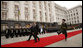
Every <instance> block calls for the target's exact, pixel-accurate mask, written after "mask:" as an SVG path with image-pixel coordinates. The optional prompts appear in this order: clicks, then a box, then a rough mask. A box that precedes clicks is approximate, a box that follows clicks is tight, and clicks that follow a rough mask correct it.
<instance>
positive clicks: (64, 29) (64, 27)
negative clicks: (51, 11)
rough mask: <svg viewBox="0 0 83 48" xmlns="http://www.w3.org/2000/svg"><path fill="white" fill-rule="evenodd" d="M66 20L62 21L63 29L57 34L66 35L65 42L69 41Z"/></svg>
mask: <svg viewBox="0 0 83 48" xmlns="http://www.w3.org/2000/svg"><path fill="white" fill-rule="evenodd" d="M65 21H66V20H65V19H62V24H61V28H60V31H59V32H57V33H58V35H59V34H60V33H63V34H64V35H65V41H66V40H67V31H66V30H67V25H66V23H65Z"/></svg>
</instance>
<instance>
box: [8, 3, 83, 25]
mask: <svg viewBox="0 0 83 48" xmlns="http://www.w3.org/2000/svg"><path fill="white" fill-rule="evenodd" d="M15 2H16V1H8V6H7V7H8V14H7V20H15V12H14V11H15V6H14V5H15V4H17V3H15ZM25 2H26V1H19V3H18V6H19V8H20V9H19V10H20V16H19V21H22V20H23V21H26V19H25ZM32 2H33V1H28V5H27V8H28V16H29V17H28V20H27V21H38V22H41V21H40V16H42V22H50V23H51V22H58V23H59V24H60V23H61V22H62V19H66V22H67V23H69V24H70V23H71V24H72V21H73V24H77V23H78V22H77V16H79V21H80V23H82V7H81V6H78V7H75V8H73V9H70V10H65V9H66V8H64V7H61V6H59V5H57V4H55V3H54V2H53V1H41V9H40V5H39V4H40V3H39V1H35V10H36V12H35V15H36V20H34V18H33V5H34V4H33V3H32ZM44 3H46V5H45V4H44ZM48 4H50V6H49V5H48ZM45 6H46V9H45ZM55 6H56V7H55ZM49 8H50V10H49ZM76 9H77V10H78V11H75V10H76ZM40 11H41V15H40ZM70 11H72V13H71V12H70ZM45 12H46V16H45ZM66 12H69V13H66ZM77 12H78V14H79V15H75V16H74V15H73V14H74V13H75V14H76V13H77ZM50 14H51V15H50ZM71 14H72V16H71ZM69 15H70V16H69ZM74 17H75V18H76V19H74ZM46 18H47V20H46ZM58 18H59V19H58ZM72 18H73V20H72ZM67 19H68V20H67ZM69 19H70V20H69ZM50 20H51V21H50ZM75 21H76V23H75Z"/></svg>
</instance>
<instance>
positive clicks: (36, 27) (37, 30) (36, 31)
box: [30, 25, 40, 34]
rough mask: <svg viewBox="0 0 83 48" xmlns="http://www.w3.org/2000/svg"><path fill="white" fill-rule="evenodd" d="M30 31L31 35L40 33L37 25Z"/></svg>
mask: <svg viewBox="0 0 83 48" xmlns="http://www.w3.org/2000/svg"><path fill="white" fill-rule="evenodd" d="M30 30H31V33H34V34H38V32H40V29H39V25H36V26H32V27H31V28H30Z"/></svg>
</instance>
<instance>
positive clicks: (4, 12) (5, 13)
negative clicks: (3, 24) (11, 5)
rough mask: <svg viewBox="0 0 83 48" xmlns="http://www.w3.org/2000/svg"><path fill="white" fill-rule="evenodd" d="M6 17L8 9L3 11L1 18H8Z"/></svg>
mask: <svg viewBox="0 0 83 48" xmlns="http://www.w3.org/2000/svg"><path fill="white" fill-rule="evenodd" d="M6 18H7V12H6V11H3V12H1V19H2V20H6Z"/></svg>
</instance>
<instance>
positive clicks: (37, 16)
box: [35, 1, 40, 21]
mask: <svg viewBox="0 0 83 48" xmlns="http://www.w3.org/2000/svg"><path fill="white" fill-rule="evenodd" d="M35 3H36V4H35V6H36V8H35V10H36V21H40V13H39V1H36V2H35Z"/></svg>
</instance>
